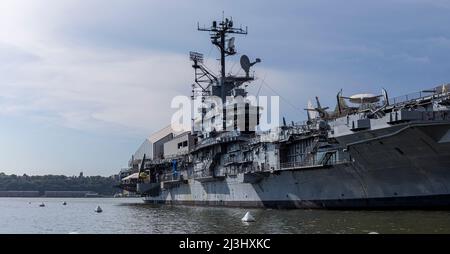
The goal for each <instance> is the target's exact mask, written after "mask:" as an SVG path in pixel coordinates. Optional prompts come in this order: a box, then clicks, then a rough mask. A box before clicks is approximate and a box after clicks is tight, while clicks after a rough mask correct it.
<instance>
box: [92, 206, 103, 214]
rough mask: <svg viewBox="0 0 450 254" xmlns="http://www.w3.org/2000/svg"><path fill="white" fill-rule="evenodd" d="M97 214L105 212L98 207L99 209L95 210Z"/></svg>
mask: <svg viewBox="0 0 450 254" xmlns="http://www.w3.org/2000/svg"><path fill="white" fill-rule="evenodd" d="M94 211H95V212H96V213H101V212H103V210H102V208H101V207H100V206H97V209H95V210H94Z"/></svg>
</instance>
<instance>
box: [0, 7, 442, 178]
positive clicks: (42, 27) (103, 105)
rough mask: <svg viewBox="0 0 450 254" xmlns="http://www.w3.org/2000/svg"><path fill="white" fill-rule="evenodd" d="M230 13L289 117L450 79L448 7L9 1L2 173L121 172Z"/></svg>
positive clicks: (262, 87)
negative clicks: (340, 99) (317, 104)
mask: <svg viewBox="0 0 450 254" xmlns="http://www.w3.org/2000/svg"><path fill="white" fill-rule="evenodd" d="M223 13H224V14H225V16H226V17H229V16H232V17H233V20H234V23H235V25H241V24H242V26H243V27H245V26H248V31H249V34H248V35H246V36H236V49H237V51H238V52H239V54H238V55H237V56H235V57H233V58H230V59H229V60H228V66H230V67H233V68H232V69H230V71H232V72H233V73H236V72H239V67H238V66H239V64H237V65H236V64H235V62H237V61H238V60H239V56H240V55H241V54H247V55H248V56H250V58H252V59H254V58H256V57H259V58H261V59H262V63H260V64H258V65H256V66H255V67H254V70H255V76H256V78H257V80H256V81H255V82H253V84H252V85H251V86H250V87H249V89H250V92H252V91H253V92H255V91H257V90H259V91H260V95H279V96H280V97H281V105H280V107H281V112H282V114H283V116H286V119H287V120H288V121H289V122H290V121H300V120H303V119H305V117H306V115H305V111H304V110H303V108H304V107H305V105H306V103H307V101H308V100H309V99H313V98H314V97H315V96H319V97H320V99H321V102H322V104H325V105H327V106H330V107H331V108H334V106H335V96H336V93H337V92H338V91H339V90H340V89H341V88H342V89H344V94H346V95H351V94H356V93H362V92H364V93H366V92H369V93H374V94H379V93H380V91H381V89H382V88H386V89H387V90H388V92H389V94H390V95H391V96H396V95H402V94H406V93H412V92H415V91H420V90H422V89H427V88H431V87H435V86H438V85H440V84H443V83H450V75H449V74H450V61H449V60H450V27H449V25H448V24H450V1H444V0H389V1H387V0H379V1H371V0H367V1H361V0H358V1H356V0H345V1H331V0H329V1H325V0H311V1H309V0H292V1H289V0H278V1H261V0H244V1H242V0H239V1H238V0H228V1H212V0H199V1H194V0H192V1H188V0H186V1H175V0H127V1H123V0H89V1H81V0H78V1H76V0H33V1H29V0H2V1H0V172H5V173H7V174H19V175H21V174H25V173H26V174H28V175H41V174H64V175H78V174H79V172H81V171H83V172H84V174H85V175H104V176H108V175H112V174H115V173H117V172H118V171H119V170H120V168H123V167H125V166H126V165H127V162H128V160H129V158H130V157H131V154H133V153H134V152H135V150H136V149H137V148H138V147H139V145H140V144H141V143H142V142H143V141H144V139H145V138H146V137H148V136H149V135H150V134H151V133H153V132H155V131H157V130H159V129H161V128H163V127H165V126H166V125H168V124H169V123H170V120H171V116H172V114H173V112H174V111H175V109H171V108H170V102H171V100H172V98H173V97H175V96H177V95H190V89H191V84H192V83H193V70H192V68H191V64H190V62H189V58H188V53H189V51H198V52H202V53H204V54H205V56H206V57H207V63H208V65H209V66H210V67H211V69H213V70H218V63H217V61H216V58H217V51H216V50H215V49H214V48H213V47H212V46H211V44H210V40H209V36H208V34H206V33H202V32H198V31H197V30H196V29H197V22H199V23H200V24H201V25H209V24H210V22H211V21H212V20H213V19H216V20H220V19H221V18H222V14H223ZM263 81H264V82H263ZM252 89H253V90H252Z"/></svg>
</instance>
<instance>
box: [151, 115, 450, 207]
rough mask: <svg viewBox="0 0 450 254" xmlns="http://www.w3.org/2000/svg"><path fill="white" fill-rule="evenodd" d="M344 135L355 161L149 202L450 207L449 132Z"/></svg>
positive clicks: (164, 192)
mask: <svg viewBox="0 0 450 254" xmlns="http://www.w3.org/2000/svg"><path fill="white" fill-rule="evenodd" d="M386 131H387V130H386V129H384V130H383V131H382V132H381V131H380V132H379V133H377V132H376V131H375V132H374V131H371V132H370V133H369V132H367V133H368V135H370V137H369V136H367V137H364V133H362V134H358V135H349V136H343V137H342V139H341V140H339V141H340V142H342V143H344V144H347V145H348V149H349V152H350V154H351V155H352V161H351V162H347V163H342V164H337V165H332V166H321V167H320V166H319V167H312V168H298V169H289V170H275V171H272V172H265V173H261V174H258V173H253V174H237V175H228V176H226V177H224V178H216V179H210V180H209V181H199V180H198V179H197V180H196V179H189V180H188V181H185V182H180V183H177V184H174V185H170V186H168V187H166V188H164V187H163V188H161V189H159V190H158V193H157V194H153V196H152V195H148V196H146V197H145V198H144V201H145V202H147V203H159V204H181V205H202V206H205V205H208V206H209V205H210V206H229V207H270V208H308V209H311V208H327V209H344V208H345V209H347V208H421V209H425V208H449V207H450V135H449V134H450V125H449V124H448V123H433V124H427V125H414V124H408V125H399V126H396V127H392V128H389V130H388V132H386Z"/></svg>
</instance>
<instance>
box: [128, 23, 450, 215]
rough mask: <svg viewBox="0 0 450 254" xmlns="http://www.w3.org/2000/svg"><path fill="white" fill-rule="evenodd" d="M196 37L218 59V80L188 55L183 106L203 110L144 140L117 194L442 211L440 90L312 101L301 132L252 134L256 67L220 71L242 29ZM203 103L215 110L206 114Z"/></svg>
mask: <svg viewBox="0 0 450 254" xmlns="http://www.w3.org/2000/svg"><path fill="white" fill-rule="evenodd" d="M198 30H199V31H206V32H208V33H209V34H210V38H211V42H212V44H213V45H214V46H216V47H217V48H218V50H219V51H220V74H218V75H216V74H214V73H213V72H212V71H210V69H209V68H208V67H207V66H206V64H204V59H203V55H202V54H200V53H196V52H191V53H190V60H191V61H192V67H193V69H194V73H195V83H194V85H193V89H192V90H193V94H192V100H196V99H200V100H201V101H202V102H203V104H202V105H201V107H200V108H198V112H200V113H199V116H198V117H195V118H193V119H192V124H191V127H192V128H191V129H190V130H187V131H182V132H179V131H174V128H172V127H170V126H169V127H167V128H164V129H162V130H161V131H159V132H158V133H155V134H154V135H152V136H151V137H150V138H148V139H146V140H145V142H144V143H143V144H142V146H141V147H140V148H139V149H138V151H137V152H136V153H135V154H134V155H133V156H132V159H131V160H130V161H129V168H127V169H125V170H123V171H122V172H121V179H122V180H121V184H120V187H121V188H123V189H125V190H128V191H130V192H136V193H138V194H140V195H142V196H143V198H144V201H145V202H148V203H157V204H174V205H176V204H182V205H211V206H230V207H270V208H327V209H342V208H358V209H364V208H400V209H403V208H448V207H450V85H449V84H444V85H439V86H436V87H435V88H432V89H426V90H423V91H420V92H417V93H413V94H408V95H405V96H400V97H394V98H392V97H389V95H388V92H387V91H386V90H384V89H383V91H382V93H381V94H380V95H374V94H357V95H353V96H344V94H343V92H342V91H340V92H339V93H338V94H337V96H336V103H337V106H336V108H335V109H334V110H329V109H328V108H327V107H322V106H321V105H320V101H319V99H318V98H316V104H317V105H316V106H313V105H312V103H309V104H308V107H307V108H306V112H305V113H306V115H307V116H308V120H307V121H304V122H301V123H294V122H292V123H286V121H283V123H282V124H280V126H278V127H276V128H271V129H270V130H261V129H260V121H261V115H262V114H263V113H264V108H263V107H261V106H259V105H254V104H252V103H249V102H248V101H247V100H245V98H247V97H248V94H247V89H246V88H247V86H248V85H251V84H252V81H254V79H255V78H254V76H253V74H252V71H251V68H252V67H253V65H255V64H257V63H259V62H261V60H260V59H256V60H255V61H254V62H251V61H250V59H249V57H247V56H245V55H242V56H241V58H240V64H241V67H242V70H243V71H244V73H245V74H243V75H242V76H239V75H233V74H230V73H229V72H227V69H226V66H225V64H226V61H225V60H226V57H228V56H233V55H236V54H237V52H236V50H235V38H234V37H230V35H240V34H247V29H243V28H241V27H239V28H237V27H235V26H234V24H233V21H232V19H223V20H222V21H218V22H216V21H214V22H212V25H211V26H208V27H203V28H201V27H200V26H199V27H198ZM205 62H206V61H205ZM212 97H214V98H220V100H221V103H222V106H223V107H221V108H220V109H218V108H217V107H215V106H214V105H215V104H214V103H209V104H208V99H209V98H212ZM237 98H241V99H240V100H238V99H237ZM242 98H244V100H242ZM196 110H197V109H196ZM239 119H244V121H243V122H244V123H243V124H242V121H239Z"/></svg>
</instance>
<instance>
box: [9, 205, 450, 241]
mask: <svg viewBox="0 0 450 254" xmlns="http://www.w3.org/2000/svg"><path fill="white" fill-rule="evenodd" d="M42 202H43V203H44V204H45V207H39V205H40V204H41V203H42ZM63 202H67V205H66V206H63V205H62V203H63ZM98 205H100V206H101V207H102V209H103V213H95V212H94V210H95V209H96V207H97V206H98ZM247 211H250V212H251V213H252V214H253V215H254V217H255V218H256V220H257V221H256V222H254V223H243V222H242V221H241V218H242V217H243V216H244V215H245V213H246V212H247ZM370 232H377V233H381V234H387V233H389V234H390V233H393V234H398V233H400V234H402V233H426V234H428V233H450V211H325V210H271V209H236V208H211V207H187V206H154V205H145V204H143V203H142V200H141V199H134V198H98V199H97V198H86V199H83V198H76V199H75V198H73V199H70V198H66V199H60V198H56V199H55V198H51V199H50V198H48V199H46V198H0V233H1V234H5V233H18V234H30V233H31V234H36V233H38V234H70V233H79V234H91V233H94V234H97V233H101V234H142V233H144V234H159V233H168V234H171V233H196V234H197V233H200V234H206V233H207V234H209V233H224V234H230V233H237V234H247V233H249V234H251V233H256V234H259V233H264V234H272V233H288V234H290V233H300V234H310V233H313V234H323V233H331V234H347V233H350V234H368V233H370Z"/></svg>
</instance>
